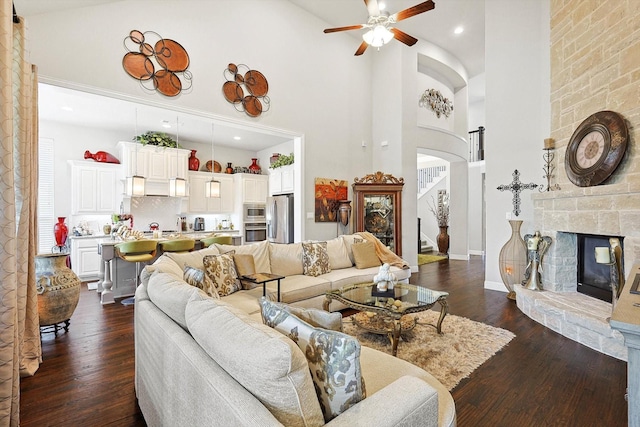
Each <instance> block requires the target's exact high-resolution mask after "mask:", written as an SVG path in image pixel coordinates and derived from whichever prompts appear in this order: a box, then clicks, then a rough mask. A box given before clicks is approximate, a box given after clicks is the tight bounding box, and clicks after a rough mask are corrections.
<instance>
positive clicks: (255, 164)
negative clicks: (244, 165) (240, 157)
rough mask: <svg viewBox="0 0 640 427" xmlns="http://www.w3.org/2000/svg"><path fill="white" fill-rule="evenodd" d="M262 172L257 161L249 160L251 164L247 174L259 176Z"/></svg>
mask: <svg viewBox="0 0 640 427" xmlns="http://www.w3.org/2000/svg"><path fill="white" fill-rule="evenodd" d="M261 172H262V168H261V167H260V165H259V164H258V159H251V164H250V165H249V173H255V174H257V175H259V174H260V173H261Z"/></svg>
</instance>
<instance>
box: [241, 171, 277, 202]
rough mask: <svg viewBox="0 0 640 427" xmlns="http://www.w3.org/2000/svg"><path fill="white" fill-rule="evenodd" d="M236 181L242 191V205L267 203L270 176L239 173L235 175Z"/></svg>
mask: <svg viewBox="0 0 640 427" xmlns="http://www.w3.org/2000/svg"><path fill="white" fill-rule="evenodd" d="M234 181H235V184H236V185H237V186H238V187H239V188H240V189H241V190H242V197H241V200H242V203H261V204H265V203H267V196H268V195H269V193H268V188H269V176H268V175H257V174H246V173H239V174H234Z"/></svg>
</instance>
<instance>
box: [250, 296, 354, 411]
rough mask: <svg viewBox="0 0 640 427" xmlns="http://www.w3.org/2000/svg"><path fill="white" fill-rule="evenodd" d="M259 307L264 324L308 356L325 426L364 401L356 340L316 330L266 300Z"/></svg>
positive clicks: (324, 330)
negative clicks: (290, 341)
mask: <svg viewBox="0 0 640 427" xmlns="http://www.w3.org/2000/svg"><path fill="white" fill-rule="evenodd" d="M260 304H261V306H262V319H263V321H264V323H265V324H266V325H268V326H271V327H272V328H275V329H276V330H277V331H280V332H282V333H283V334H284V335H286V336H288V337H289V338H291V339H292V340H293V341H294V342H295V343H296V344H297V345H298V346H299V347H300V349H301V350H302V351H303V353H304V354H305V356H306V358H307V361H308V362H309V369H310V371H311V377H312V378H313V382H314V386H315V389H316V393H317V395H318V400H319V401H320V407H321V408H322V412H323V414H324V419H325V421H326V422H329V421H331V420H332V419H333V418H335V417H336V416H338V415H340V414H341V413H342V412H344V411H346V410H347V409H349V408H350V407H351V406H353V405H355V404H356V403H358V402H360V401H361V400H362V399H364V398H365V389H364V380H363V379H362V375H361V373H360V343H359V342H358V340H357V339H355V338H353V337H351V336H349V335H347V334H343V333H342V332H336V331H329V330H326V329H322V328H315V327H313V326H311V325H310V324H308V323H307V322H305V321H303V320H301V319H299V318H298V317H296V316H294V315H293V314H291V313H290V312H289V311H287V310H284V309H283V308H282V307H281V306H279V305H276V304H273V303H272V302H271V301H267V300H266V299H263V300H261V302H260Z"/></svg>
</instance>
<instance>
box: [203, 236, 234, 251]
mask: <svg viewBox="0 0 640 427" xmlns="http://www.w3.org/2000/svg"><path fill="white" fill-rule="evenodd" d="M200 241H201V242H202V244H203V245H204V247H205V248H208V247H209V246H211V245H213V244H214V243H219V244H221V245H231V244H233V237H232V236H213V237H205V238H204V239H200Z"/></svg>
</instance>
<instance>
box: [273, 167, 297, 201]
mask: <svg viewBox="0 0 640 427" xmlns="http://www.w3.org/2000/svg"><path fill="white" fill-rule="evenodd" d="M293 178H294V172H293V165H287V166H282V167H279V168H276V169H269V191H270V193H271V195H272V196H273V195H276V194H290V193H293V192H294V191H295V186H294V183H293Z"/></svg>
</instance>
